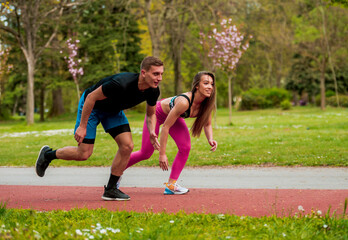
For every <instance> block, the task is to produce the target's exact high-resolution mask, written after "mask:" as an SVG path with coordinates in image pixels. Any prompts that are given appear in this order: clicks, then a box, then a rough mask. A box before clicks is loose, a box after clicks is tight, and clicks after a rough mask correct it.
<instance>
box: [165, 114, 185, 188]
mask: <svg viewBox="0 0 348 240" xmlns="http://www.w3.org/2000/svg"><path fill="white" fill-rule="evenodd" d="M169 134H170V136H171V137H172V138H173V139H174V141H175V143H176V145H177V147H178V150H179V151H178V153H177V154H176V156H175V159H174V162H173V164H172V170H171V173H170V176H169V181H168V183H171V182H173V181H176V180H177V179H178V178H179V176H180V174H181V172H182V170H183V169H184V167H185V164H186V161H187V159H188V157H189V154H190V150H191V138H190V132H189V130H188V128H187V125H186V122H185V120H184V119H182V118H178V120H177V121H176V122H175V123H174V125H173V126H172V127H171V128H170V130H169Z"/></svg>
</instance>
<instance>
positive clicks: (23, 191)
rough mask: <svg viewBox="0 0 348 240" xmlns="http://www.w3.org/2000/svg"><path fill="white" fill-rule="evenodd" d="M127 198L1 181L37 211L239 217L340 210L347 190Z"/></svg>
mask: <svg viewBox="0 0 348 240" xmlns="http://www.w3.org/2000/svg"><path fill="white" fill-rule="evenodd" d="M121 190H122V191H124V192H125V193H127V194H128V195H130V196H131V200H130V201H103V200H102V199H101V196H102V194H103V191H104V189H103V188H102V187H67V186H18V185H16V186H12V185H0V202H1V203H3V204H4V203H5V204H6V207H7V208H22V209H35V210H40V211H50V210H58V209H64V210H70V209H73V208H88V209H98V208H106V209H109V210H111V211H123V210H125V211H136V212H145V211H152V212H166V213H176V212H179V211H184V212H186V213H213V214H218V213H224V214H235V215H239V216H252V217H261V216H271V215H275V214H276V215H277V216H289V215H294V214H295V213H297V212H299V210H298V207H299V206H302V207H303V208H304V209H305V212H304V213H305V214H308V213H310V212H311V210H314V211H317V210H320V211H321V212H322V213H323V214H325V213H326V212H327V211H328V210H329V209H330V213H331V214H333V213H334V212H336V214H339V215H341V214H342V213H343V209H344V202H345V199H347V198H348V190H301V189H289V190H285V189H197V188H196V189H191V190H190V192H189V193H188V194H186V195H175V196H173V195H171V196H168V195H163V190H164V189H160V188H134V187H132V188H122V189H121Z"/></svg>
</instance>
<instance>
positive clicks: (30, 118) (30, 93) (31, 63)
mask: <svg viewBox="0 0 348 240" xmlns="http://www.w3.org/2000/svg"><path fill="white" fill-rule="evenodd" d="M27 61H28V82H27V107H26V120H27V124H28V125H31V124H34V107H35V106H34V99H35V98H34V71H35V60H34V56H33V53H29V59H27Z"/></svg>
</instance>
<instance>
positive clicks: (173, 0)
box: [0, 0, 348, 124]
mask: <svg viewBox="0 0 348 240" xmlns="http://www.w3.org/2000/svg"><path fill="white" fill-rule="evenodd" d="M8 2H9V4H8V5H7V6H5V5H0V14H1V16H0V33H1V34H0V53H1V54H0V119H4V118H9V117H10V116H11V115H15V114H23V115H25V116H26V121H27V123H28V124H33V123H34V113H35V112H39V113H40V116H41V117H40V119H41V120H42V121H44V120H45V118H47V117H53V116H59V115H62V114H64V113H69V112H74V111H76V108H77V96H76V87H75V85H76V84H78V87H79V88H78V89H79V90H80V91H81V92H82V91H84V90H85V89H86V88H87V87H88V86H90V85H91V84H94V83H95V82H96V81H98V80H99V79H101V78H103V77H105V76H108V75H111V74H115V73H118V72H123V71H130V72H138V71H139V64H140V62H141V60H142V59H143V57H145V56H147V55H154V56H158V57H160V58H161V59H162V60H163V61H164V63H165V75H164V80H163V81H162V83H161V97H162V98H163V97H168V96H171V95H174V94H177V93H180V92H183V91H188V90H189V89H190V85H191V82H192V78H193V76H194V75H195V74H196V73H197V72H198V71H201V70H210V71H213V72H215V74H216V76H217V89H218V96H217V100H218V101H217V104H218V106H219V107H226V106H228V104H229V102H230V101H232V102H233V103H234V102H235V101H236V98H238V96H242V94H243V93H244V92H246V91H248V90H250V89H265V88H267V89H271V88H280V89H286V90H288V91H289V92H290V93H291V99H292V101H293V102H294V103H295V104H299V102H300V100H301V102H304V101H305V102H309V103H313V104H315V103H318V98H319V104H320V106H321V108H322V109H324V108H325V106H326V104H327V103H326V102H325V100H326V96H327V92H333V93H334V94H333V96H330V97H331V98H332V97H333V98H335V101H336V102H337V101H338V102H339V99H341V96H342V95H347V94H348V66H347V65H348V62H347V59H348V48H347V44H346V43H347V42H348V28H347V24H346V23H347V22H348V8H347V1H344V0H340V1H339V0H336V1H333V0H331V1H324V0H321V1H316V0H299V1H282V0H244V1H238V0H229V1H225V0H204V1H200V0H189V1H187V0H186V1H185V0H165V1H159V0H120V1H114V0H98V1H96V0H74V1H73V0H59V1H55V0H45V1H42V0H30V1H26V0H9V1H8ZM230 18H231V19H232V21H233V23H234V24H235V25H236V26H238V29H239V30H240V31H241V32H242V33H243V34H244V35H245V36H253V37H252V39H250V41H249V48H248V50H247V51H246V52H245V53H244V55H243V56H242V57H241V59H240V61H239V62H238V64H237V67H236V70H235V72H234V74H233V77H232V81H231V82H230V84H232V86H231V89H232V96H234V98H233V99H232V100H228V99H229V98H228V95H229V93H228V83H229V81H228V79H229V77H230V76H229V74H226V72H225V71H223V70H222V69H219V68H218V67H216V66H215V65H213V64H212V58H211V57H209V56H208V51H207V49H206V48H204V46H203V45H202V44H201V33H204V34H209V33H211V31H212V29H213V27H212V23H213V24H215V25H218V24H219V23H220V22H221V20H222V19H230ZM68 39H72V40H77V39H78V40H79V43H78V44H77V46H78V51H77V57H78V58H79V59H81V62H80V63H79V65H80V66H81V67H82V68H83V71H84V74H83V75H82V76H79V77H78V78H77V79H76V80H75V81H74V79H73V77H72V75H71V74H70V73H69V69H68V66H67V62H66V60H65V59H64V57H66V56H67V55H68V43H67V40H68ZM5 50H6V51H5ZM5 59H6V61H5ZM9 66H12V67H9ZM331 95H332V94H331ZM330 101H332V99H331V100H330Z"/></svg>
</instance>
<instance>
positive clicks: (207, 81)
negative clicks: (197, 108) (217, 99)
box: [197, 75, 214, 97]
mask: <svg viewBox="0 0 348 240" xmlns="http://www.w3.org/2000/svg"><path fill="white" fill-rule="evenodd" d="M197 91H198V92H200V93H201V94H202V95H203V96H205V97H210V96H211V94H212V92H213V91H214V80H213V79H212V77H211V76H209V75H202V77H201V80H200V81H199V84H198V86H197Z"/></svg>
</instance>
